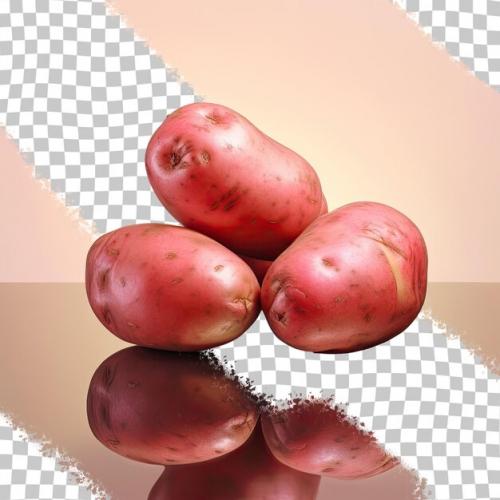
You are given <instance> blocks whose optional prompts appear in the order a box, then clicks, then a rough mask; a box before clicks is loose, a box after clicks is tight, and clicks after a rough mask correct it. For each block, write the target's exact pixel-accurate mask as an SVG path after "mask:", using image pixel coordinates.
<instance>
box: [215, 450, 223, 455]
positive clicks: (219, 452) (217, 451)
mask: <svg viewBox="0 0 500 500" xmlns="http://www.w3.org/2000/svg"><path fill="white" fill-rule="evenodd" d="M214 452H215V453H217V455H221V454H222V453H224V451H223V450H214Z"/></svg>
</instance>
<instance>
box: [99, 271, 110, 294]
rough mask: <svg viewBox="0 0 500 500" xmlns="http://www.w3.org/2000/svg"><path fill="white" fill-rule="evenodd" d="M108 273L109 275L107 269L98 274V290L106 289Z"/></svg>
mask: <svg viewBox="0 0 500 500" xmlns="http://www.w3.org/2000/svg"><path fill="white" fill-rule="evenodd" d="M108 273H109V268H108V269H106V270H105V271H102V272H101V273H99V274H98V278H97V286H98V288H99V289H100V290H102V289H103V288H105V287H106V284H107V282H108Z"/></svg>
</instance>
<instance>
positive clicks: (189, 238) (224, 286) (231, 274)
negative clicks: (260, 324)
mask: <svg viewBox="0 0 500 500" xmlns="http://www.w3.org/2000/svg"><path fill="white" fill-rule="evenodd" d="M85 281H86V287H87V295H88V299H89V302H90V305H91V306H92V309H93V311H94V313H95V314H96V315H97V317H98V318H99V320H100V321H101V322H102V323H103V324H104V326H106V328H108V329H109V330H110V331H111V332H113V333H114V334H115V335H116V336H118V337H120V338H121V339H123V340H126V341H127V342H132V343H134V344H139V345H142V346H146V347H155V348H159V349H168V350H176V351H194V350H200V349H206V348H209V347H214V346H218V345H221V344H224V343H226V342H229V341H231V340H233V339H235V338H236V337H238V336H239V335H241V334H242V333H243V332H244V331H245V330H246V329H247V328H248V327H249V326H250V325H251V324H252V323H253V321H254V320H255V318H256V317H257V315H258V313H259V310H260V309H259V284H258V282H257V279H256V278H255V276H254V274H253V273H252V271H251V269H250V268H249V267H248V266H247V265H246V264H245V263H244V262H243V261H242V260H241V259H240V258H239V257H238V256H237V255H235V254H233V253H232V252H231V251H229V250H227V249H226V248H225V247H223V246H222V245H221V244H219V243H217V242H216V241H214V240H211V239H210V238H208V237H207V236H204V235H202V234H199V233H196V232H195V231H191V230H190V229H186V228H183V227H179V226H169V225H165V224H138V225H135V226H126V227H123V228H120V229H117V230H116V231H112V232H111V233H108V234H105V235H104V236H101V237H100V238H99V239H98V240H97V241H96V242H95V243H94V244H93V245H92V247H91V249H90V250H89V253H88V256H87V269H86V279H85Z"/></svg>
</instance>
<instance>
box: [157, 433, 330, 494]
mask: <svg viewBox="0 0 500 500" xmlns="http://www.w3.org/2000/svg"><path fill="white" fill-rule="evenodd" d="M319 482H320V477H319V476H313V475H311V474H306V473H304V472H299V471H297V470H294V469H291V468H289V467H286V466H285V465H283V464H281V463H280V462H278V461H277V460H276V459H275V458H274V457H273V456H272V454H271V453H270V452H269V450H268V449H267V447H266V444H265V442H264V439H263V437H262V431H261V430H260V426H257V428H256V429H255V431H254V433H253V434H252V436H251V437H250V439H249V440H248V441H247V442H246V443H245V444H244V445H243V446H242V447H241V448H238V449H237V450H236V451H233V452H232V453H230V454H228V455H225V456H223V457H221V458H217V459H215V460H211V461H210V462H204V463H200V464H193V465H177V466H169V467H166V468H165V471H164V472H163V474H162V475H161V476H160V478H159V479H158V481H157V482H156V484H155V485H154V486H153V489H152V490H151V492H150V494H149V496H148V500H314V499H315V498H316V494H317V491H318V488H319Z"/></svg>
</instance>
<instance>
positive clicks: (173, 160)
mask: <svg viewBox="0 0 500 500" xmlns="http://www.w3.org/2000/svg"><path fill="white" fill-rule="evenodd" d="M180 162H181V156H180V155H179V154H178V153H176V152H175V151H172V152H171V153H170V156H169V159H168V163H169V165H170V168H172V169H174V168H175V167H177V165H179V164H180Z"/></svg>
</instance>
